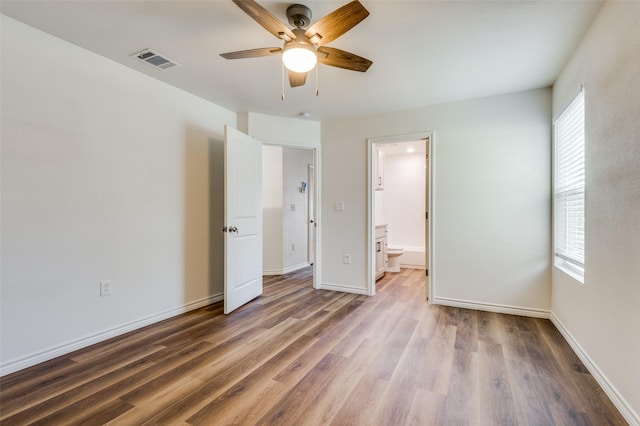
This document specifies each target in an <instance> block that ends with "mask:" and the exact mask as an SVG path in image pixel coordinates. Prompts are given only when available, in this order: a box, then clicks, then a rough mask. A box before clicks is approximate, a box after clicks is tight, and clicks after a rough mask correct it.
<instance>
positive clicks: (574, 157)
mask: <svg viewBox="0 0 640 426" xmlns="http://www.w3.org/2000/svg"><path fill="white" fill-rule="evenodd" d="M584 129H585V119H584V90H581V91H580V93H579V94H578V96H577V97H576V98H575V99H574V100H573V102H571V105H569V107H567V109H566V110H565V111H564V112H563V113H562V114H561V115H560V116H559V117H558V118H557V119H556V121H555V182H554V228H555V229H554V239H555V241H554V247H555V255H556V257H557V258H560V259H561V260H562V261H564V262H566V263H567V264H568V266H569V267H571V268H572V269H573V270H574V272H578V273H579V274H580V276H582V275H583V273H584V235H585V230H584V224H585V221H584V216H585V214H584V213H585V212H584V194H585V155H584V148H585V143H584V134H585V131H584Z"/></svg>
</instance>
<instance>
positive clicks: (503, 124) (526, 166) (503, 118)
mask: <svg viewBox="0 0 640 426" xmlns="http://www.w3.org/2000/svg"><path fill="white" fill-rule="evenodd" d="M550 118H551V91H550V89H540V90H533V91H528V92H523V93H515V94H510V95H504V96H496V97H491V98H483V99H476V100H470V101H465V102H457V103H451V104H445V105H437V106H431V107H425V108H419V109H414V110H408V111H400V112H394V113H388V114H382V115H376V116H368V117H360V118H353V119H345V120H335V121H329V122H325V123H323V127H322V164H323V168H324V170H330V171H331V173H328V172H325V173H323V179H322V185H323V205H322V207H323V210H322V212H323V213H322V216H321V220H322V222H323V232H322V253H323V268H322V277H323V284H322V285H323V287H325V288H340V289H343V290H346V291H352V292H359V293H366V289H367V283H366V275H367V271H368V265H367V264H366V259H367V238H366V235H367V226H368V224H367V212H366V208H367V207H366V206H367V167H368V166H367V161H366V158H367V138H370V137H382V136H392V135H404V134H411V133H418V132H426V131H434V132H435V133H434V138H433V144H434V146H433V149H434V153H433V157H432V158H431V167H432V168H433V173H434V176H435V179H434V182H433V185H434V188H435V189H434V193H433V206H432V207H433V209H434V210H432V211H431V220H432V222H433V226H434V233H433V235H432V238H433V245H434V253H433V255H434V259H433V262H434V264H433V265H431V271H430V276H431V279H432V284H433V285H434V286H435V296H436V301H437V302H439V303H450V304H451V303H460V302H471V303H473V304H476V305H478V304H480V305H481V306H489V305H490V306H493V307H496V306H497V307H504V306H507V307H516V308H518V309H519V310H520V311H523V312H526V313H529V314H534V315H535V314H539V315H548V310H549V308H550V236H549V234H550V195H549V187H550V164H549V159H550ZM334 201H344V205H345V210H344V211H336V210H334ZM343 253H351V260H352V263H351V264H350V265H345V264H343V263H342V254H343ZM461 265H464V267H461Z"/></svg>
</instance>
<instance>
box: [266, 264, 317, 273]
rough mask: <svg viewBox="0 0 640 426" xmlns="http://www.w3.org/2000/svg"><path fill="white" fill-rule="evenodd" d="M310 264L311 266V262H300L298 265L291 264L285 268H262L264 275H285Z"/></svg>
mask: <svg viewBox="0 0 640 426" xmlns="http://www.w3.org/2000/svg"><path fill="white" fill-rule="evenodd" d="M309 266H311V264H310V263H309V262H304V263H300V264H298V265H295V266H290V267H288V268H284V269H263V270H262V275H264V276H271V275H284V274H289V273H291V272H295V271H298V270H300V269H304V268H307V267H309Z"/></svg>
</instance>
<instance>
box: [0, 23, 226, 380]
mask: <svg viewBox="0 0 640 426" xmlns="http://www.w3.org/2000/svg"><path fill="white" fill-rule="evenodd" d="M1 27H2V50H1V54H2V76H1V78H2V100H1V102H2V103H1V107H2V109H1V114H2V116H1V117H2V130H1V140H2V147H1V149H2V159H1V161H2V163H1V165H2V207H1V208H2V218H1V221H2V222H1V226H2V237H1V238H2V240H1V243H2V260H1V267H2V272H1V278H2V284H1V291H2V301H1V309H0V310H1V329H0V331H1V332H0V335H1V337H0V339H1V351H0V359H1V364H2V367H1V369H2V372H3V373H6V372H9V371H13V370H15V369H18V368H20V367H24V366H27V365H30V364H33V363H34V362H37V361H42V360H44V359H47V358H49V357H52V356H54V355H57V354H60V353H64V352H67V351H68V350H70V349H73V348H75V347H78V346H82V345H86V344H88V343H92V342H93V341H96V340H99V339H100V338H104V337H105V336H107V335H109V333H112V334H117V333H120V332H122V331H125V330H126V329H128V328H130V327H134V326H139V325H141V324H144V323H145V322H148V321H152V320H157V319H159V318H162V317H163V316H167V315H171V314H176V313H179V312H181V311H183V310H184V309H187V308H192V307H195V306H199V305H200V304H205V303H209V302H210V301H211V300H214V299H216V298H221V294H222V291H223V288H222V277H223V275H222V269H221V259H222V257H221V254H220V253H221V251H220V244H219V243H221V241H222V240H221V237H222V234H221V233H220V232H218V231H219V229H220V228H221V226H222V217H221V206H222V198H221V186H220V185H221V182H222V180H221V176H222V175H221V173H222V164H221V163H220V160H219V155H217V154H219V153H221V152H222V143H221V142H220V141H221V140H223V126H224V125H225V124H230V125H233V126H235V125H236V114H235V113H234V112H232V111H228V110H225V109H223V108H221V107H218V106H216V105H214V104H212V103H210V102H207V101H205V100H203V99H200V98H197V97H195V96H192V95H190V94H187V93H186V92H183V91H181V90H178V89H175V88H173V87H170V86H168V85H166V84H164V83H161V82H159V81H157V80H155V79H153V78H150V77H148V76H146V75H143V74H141V73H139V72H137V71H133V70H131V69H129V68H126V67H124V66H122V65H119V64H117V63H115V62H112V61H110V60H108V59H105V58H103V57H100V56H97V55H95V54H93V53H90V52H88V51H86V50H83V49H81V48H79V47H77V46H74V45H71V44H69V43H67V42H65V41H62V40H60V39H57V38H54V37H52V36H50V35H47V34H45V33H43V32H40V31H37V30H35V29H33V28H30V27H28V26H25V25H23V24H21V23H19V22H17V21H15V20H12V19H10V18H7V17H4V16H3V17H2V22H1ZM164 72H171V70H168V71H164ZM218 240H219V241H218ZM211 259H214V260H213V261H211ZM100 280H112V291H113V294H112V295H110V296H107V297H102V298H101V297H99V281H100Z"/></svg>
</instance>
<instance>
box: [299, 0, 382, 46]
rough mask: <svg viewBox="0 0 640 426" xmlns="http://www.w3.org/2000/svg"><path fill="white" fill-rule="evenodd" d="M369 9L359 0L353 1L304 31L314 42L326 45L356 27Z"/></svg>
mask: <svg viewBox="0 0 640 426" xmlns="http://www.w3.org/2000/svg"><path fill="white" fill-rule="evenodd" d="M367 16H369V11H368V10H367V9H365V8H364V6H363V5H362V4H360V2H359V1H358V0H355V1H352V2H351V3H348V4H346V5H344V6H342V7H341V8H339V9H336V10H334V11H333V12H331V13H330V14H328V15H327V16H325V17H323V18H321V19H320V20H319V21H318V22H316V23H315V24H312V25H311V26H310V27H309V29H307V31H306V32H305V33H304V34H305V35H306V36H307V37H308V38H309V40H311V42H312V43H314V44H317V45H318V46H322V45H325V44H327V43H330V42H332V41H333V40H335V39H337V38H338V37H340V36H341V35H342V34H344V33H346V32H347V31H349V30H350V29H351V28H353V27H355V26H356V25H358V23H360V21H362V20H363V19H364V18H366V17H367Z"/></svg>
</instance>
